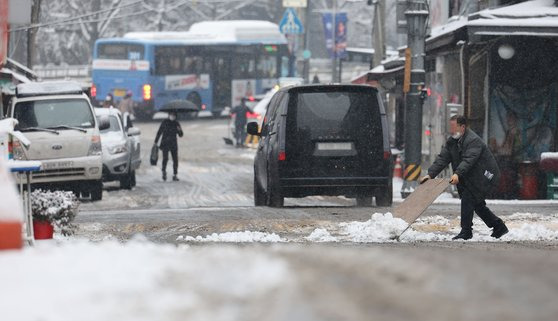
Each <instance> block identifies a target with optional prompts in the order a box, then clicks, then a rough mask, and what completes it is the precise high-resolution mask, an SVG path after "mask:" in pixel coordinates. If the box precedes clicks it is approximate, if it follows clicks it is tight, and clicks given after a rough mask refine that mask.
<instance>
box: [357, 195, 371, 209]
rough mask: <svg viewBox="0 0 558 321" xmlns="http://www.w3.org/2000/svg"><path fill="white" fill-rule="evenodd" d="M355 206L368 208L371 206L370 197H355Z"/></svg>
mask: <svg viewBox="0 0 558 321" xmlns="http://www.w3.org/2000/svg"><path fill="white" fill-rule="evenodd" d="M356 204H357V206H358V207H370V206H372V196H357V197H356Z"/></svg>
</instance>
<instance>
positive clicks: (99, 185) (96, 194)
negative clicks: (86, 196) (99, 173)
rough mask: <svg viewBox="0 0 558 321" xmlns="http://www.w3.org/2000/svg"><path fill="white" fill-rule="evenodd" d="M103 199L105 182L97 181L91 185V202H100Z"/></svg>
mask: <svg viewBox="0 0 558 321" xmlns="http://www.w3.org/2000/svg"><path fill="white" fill-rule="evenodd" d="M102 199H103V182H102V181H97V182H95V183H93V184H91V200H92V201H100V200H102Z"/></svg>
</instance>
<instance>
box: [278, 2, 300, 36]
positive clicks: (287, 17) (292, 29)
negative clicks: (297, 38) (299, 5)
mask: <svg viewBox="0 0 558 321" xmlns="http://www.w3.org/2000/svg"><path fill="white" fill-rule="evenodd" d="M279 30H280V31H281V33H284V34H295V35H299V34H301V33H304V27H303V26H302V22H300V19H299V18H298V16H297V15H296V11H295V10H294V9H293V8H287V10H285V14H283V18H282V19H281V22H279Z"/></svg>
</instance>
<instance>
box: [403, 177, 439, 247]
mask: <svg viewBox="0 0 558 321" xmlns="http://www.w3.org/2000/svg"><path fill="white" fill-rule="evenodd" d="M449 181H450V180H449V178H433V179H429V180H427V181H426V182H424V183H423V184H421V185H419V186H418V187H417V189H415V191H414V192H413V193H411V195H409V196H407V198H406V199H405V200H404V201H403V203H401V204H399V206H397V207H396V208H395V209H394V210H393V213H392V214H393V217H396V218H400V219H402V220H404V221H405V222H407V227H406V228H405V229H404V230H403V232H401V233H400V234H399V235H397V236H394V237H393V239H396V240H398V241H399V238H400V237H401V235H403V233H405V231H407V230H408V229H409V227H411V224H413V223H414V222H415V221H416V220H417V219H418V218H419V216H421V215H422V213H424V211H425V210H426V209H427V208H428V207H429V206H430V205H431V204H432V203H433V202H434V201H435V200H436V198H438V196H440V194H442V193H443V192H444V191H445V190H446V189H447V188H448V186H450V182H449Z"/></svg>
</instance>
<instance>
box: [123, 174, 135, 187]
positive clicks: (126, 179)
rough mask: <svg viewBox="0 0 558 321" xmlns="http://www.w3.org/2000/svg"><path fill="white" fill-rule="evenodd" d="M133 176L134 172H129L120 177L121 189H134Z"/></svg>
mask: <svg viewBox="0 0 558 321" xmlns="http://www.w3.org/2000/svg"><path fill="white" fill-rule="evenodd" d="M132 174H133V171H131V172H128V173H126V174H124V175H122V177H120V188H124V189H132Z"/></svg>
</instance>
